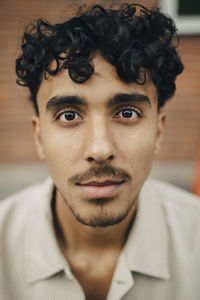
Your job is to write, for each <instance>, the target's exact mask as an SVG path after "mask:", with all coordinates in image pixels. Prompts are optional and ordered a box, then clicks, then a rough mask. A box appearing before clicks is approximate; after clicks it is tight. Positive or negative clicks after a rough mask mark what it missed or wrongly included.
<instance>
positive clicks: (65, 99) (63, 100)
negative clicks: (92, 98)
mask: <svg viewBox="0 0 200 300" xmlns="http://www.w3.org/2000/svg"><path fill="white" fill-rule="evenodd" d="M62 104H69V105H70V104H76V105H84V106H86V102H85V100H84V99H82V98H80V97H78V96H55V97H52V98H51V99H49V101H48V102H47V104H46V110H47V111H48V110H50V109H52V108H55V107H58V106H60V105H62Z"/></svg>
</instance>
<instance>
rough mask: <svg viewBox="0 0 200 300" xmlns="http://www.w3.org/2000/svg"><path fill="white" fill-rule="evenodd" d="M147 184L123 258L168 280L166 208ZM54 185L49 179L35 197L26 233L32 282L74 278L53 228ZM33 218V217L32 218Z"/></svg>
mask: <svg viewBox="0 0 200 300" xmlns="http://www.w3.org/2000/svg"><path fill="white" fill-rule="evenodd" d="M148 186H149V184H145V185H144V186H143V188H142V191H141V193H140V196H139V201H138V208H137V214H136V218H135V221H134V224H133V226H132V229H131V230H130V233H129V236H128V240H127V242H126V244H125V246H124V249H123V254H124V255H125V259H126V261H127V264H128V268H129V270H131V271H134V272H138V273H142V274H145V275H148V276H153V277H158V278H162V279H169V278H170V273H169V264H168V244H167V232H166V224H165V215H164V210H163V207H162V206H161V203H160V201H159V199H158V197H155V195H154V193H153V192H152V188H148ZM53 188H54V184H53V182H52V180H51V179H50V178H49V179H48V180H47V181H46V182H45V183H44V184H43V185H41V187H40V189H38V190H37V192H36V193H35V194H33V193H32V194H31V195H30V196H31V197H32V198H33V199H34V205H33V207H31V213H30V214H27V217H28V218H29V220H28V226H27V227H26V232H25V262H24V263H25V269H26V276H27V280H28V281H29V282H36V281H39V280H42V279H44V278H47V277H51V276H53V275H55V274H57V273H59V272H61V271H64V270H65V272H66V274H67V276H68V278H69V279H72V277H73V275H72V274H71V272H70V267H69V265H68V263H67V261H66V259H65V258H64V256H63V255H62V253H61V251H60V248H59V246H58V243H57V240H56V236H55V233H54V228H53V217H52V212H51V199H52V193H53ZM30 216H31V217H30Z"/></svg>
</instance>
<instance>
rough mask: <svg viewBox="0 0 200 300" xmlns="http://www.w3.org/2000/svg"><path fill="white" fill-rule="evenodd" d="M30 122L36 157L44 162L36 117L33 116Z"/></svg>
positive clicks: (38, 123)
mask: <svg viewBox="0 0 200 300" xmlns="http://www.w3.org/2000/svg"><path fill="white" fill-rule="evenodd" d="M31 122H32V130H33V135H34V140H35V146H36V150H37V153H38V156H39V158H40V159H42V160H44V159H45V152H44V147H43V144H42V139H41V131H40V122H39V118H38V117H36V116H33V117H32V119H31Z"/></svg>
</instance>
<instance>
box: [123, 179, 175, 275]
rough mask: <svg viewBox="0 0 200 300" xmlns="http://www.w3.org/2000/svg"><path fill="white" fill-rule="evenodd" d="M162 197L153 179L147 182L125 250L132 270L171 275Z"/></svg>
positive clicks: (141, 194) (142, 191)
mask: <svg viewBox="0 0 200 300" xmlns="http://www.w3.org/2000/svg"><path fill="white" fill-rule="evenodd" d="M159 197H160V195H157V194H156V193H155V192H154V188H153V185H152V181H150V180H149V181H148V182H147V183H145V184H144V186H143V188H142V190H141V193H140V196H139V201H138V208H137V214H136V218H135V221H134V225H133V227H132V229H131V231H130V233H129V236H128V240H127V242H126V244H125V247H124V251H123V252H124V254H125V257H126V260H127V264H128V267H129V269H130V270H131V271H135V272H138V273H142V274H145V275H148V276H153V277H158V278H162V279H169V278H170V271H169V261H168V259H169V258H168V242H167V224H166V218H165V213H164V207H163V206H162V204H161V200H160V199H159Z"/></svg>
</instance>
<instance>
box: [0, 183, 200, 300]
mask: <svg viewBox="0 0 200 300" xmlns="http://www.w3.org/2000/svg"><path fill="white" fill-rule="evenodd" d="M52 191H53V183H52V181H51V179H48V180H47V181H46V182H44V183H42V184H40V185H35V186H32V187H30V188H28V189H26V190H24V191H22V192H20V193H18V194H16V195H14V196H12V197H10V198H8V199H6V200H2V201H1V202H0V299H1V300H40V299H42V300H57V299H59V300H62V299H66V300H84V299H86V298H85V295H84V292H83V289H82V288H81V286H80V284H79V283H78V281H77V279H76V278H75V277H74V275H73V274H72V272H71V270H70V267H69V265H68V263H67V261H66V260H65V259H64V257H63V256H62V254H61V251H60V249H59V247H58V244H57V241H56V238H55V235H54V230H53V225H52V224H53V222H52V213H51V198H52ZM199 277H200V201H199V199H198V198H196V197H195V196H192V195H191V194H189V193H187V192H185V191H182V190H179V189H177V188H175V187H172V186H170V185H168V184H165V183H161V182H157V181H148V182H147V183H145V185H144V187H143V189H142V191H141V193H140V197H139V205H138V211H137V215H136V219H135V222H134V225H133V228H132V229H131V231H130V233H129V237H128V240H127V242H126V244H125V246H124V248H123V250H122V252H121V255H120V257H119V260H118V263H117V266H116V270H115V273H114V276H113V279H112V283H111V286H110V290H109V293H108V295H107V298H106V300H119V299H123V300H199V299H200V279H199ZM94 300H95V299H94Z"/></svg>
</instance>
